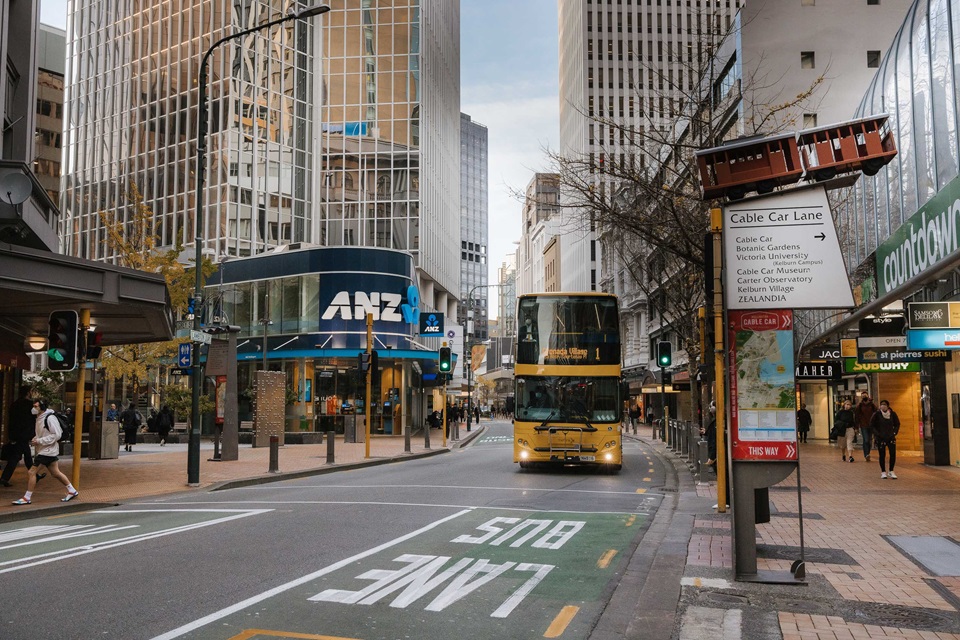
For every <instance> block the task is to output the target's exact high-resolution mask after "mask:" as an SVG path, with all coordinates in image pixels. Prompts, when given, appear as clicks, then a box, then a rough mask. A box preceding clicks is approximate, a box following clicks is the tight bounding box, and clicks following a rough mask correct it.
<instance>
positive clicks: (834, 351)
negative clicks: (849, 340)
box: [810, 344, 840, 360]
mask: <svg viewBox="0 0 960 640" xmlns="http://www.w3.org/2000/svg"><path fill="white" fill-rule="evenodd" d="M810 359H811V360H839V359H840V345H839V344H822V345H820V346H819V347H811V348H810Z"/></svg>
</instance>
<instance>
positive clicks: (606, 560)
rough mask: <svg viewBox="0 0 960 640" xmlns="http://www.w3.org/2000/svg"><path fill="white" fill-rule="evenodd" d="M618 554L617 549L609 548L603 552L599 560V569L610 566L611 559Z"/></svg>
mask: <svg viewBox="0 0 960 640" xmlns="http://www.w3.org/2000/svg"><path fill="white" fill-rule="evenodd" d="M615 555H617V550H616V549H607V550H606V551H604V552H603V555H602V556H600V559H599V560H597V568H598V569H606V568H607V567H609V566H610V561H611V560H613V556H615Z"/></svg>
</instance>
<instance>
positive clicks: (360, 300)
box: [320, 286, 420, 324]
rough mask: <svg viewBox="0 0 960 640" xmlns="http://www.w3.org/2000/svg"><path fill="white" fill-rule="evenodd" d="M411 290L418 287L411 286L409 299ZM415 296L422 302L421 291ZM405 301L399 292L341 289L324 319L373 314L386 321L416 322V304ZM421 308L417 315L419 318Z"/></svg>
mask: <svg viewBox="0 0 960 640" xmlns="http://www.w3.org/2000/svg"><path fill="white" fill-rule="evenodd" d="M411 290H412V291H414V292H416V287H413V286H411V287H409V289H408V291H407V300H410V299H411ZM413 297H414V298H415V299H416V301H417V304H419V302H420V297H419V293H414V294H413ZM402 303H403V296H402V295H401V294H399V293H390V292H387V291H372V292H366V291H354V292H352V293H351V292H350V291H339V292H338V293H337V294H336V295H335V296H334V297H333V300H331V301H330V304H329V305H327V308H326V309H325V310H324V312H323V315H321V316H320V318H321V319H322V320H331V319H333V318H335V317H336V316H337V315H339V316H340V317H341V318H343V319H344V320H363V319H364V318H366V317H367V314H370V315H372V316H373V319H374V320H375V321H376V320H384V321H386V322H406V323H408V324H410V323H413V322H414V319H413V318H414V308H415V307H414V306H413V303H412V302H410V303H408V304H402ZM419 315H420V312H419V309H417V311H416V316H417V318H418V319H419Z"/></svg>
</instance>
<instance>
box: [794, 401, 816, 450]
mask: <svg viewBox="0 0 960 640" xmlns="http://www.w3.org/2000/svg"><path fill="white" fill-rule="evenodd" d="M811 424H813V416H811V415H810V412H809V411H807V405H806V403H800V410H799V411H797V440H799V441H800V442H804V443H805V442H806V441H807V434H808V433H810V425H811Z"/></svg>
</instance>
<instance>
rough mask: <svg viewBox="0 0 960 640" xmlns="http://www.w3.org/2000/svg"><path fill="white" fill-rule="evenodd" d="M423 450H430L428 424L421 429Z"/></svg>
mask: <svg viewBox="0 0 960 640" xmlns="http://www.w3.org/2000/svg"><path fill="white" fill-rule="evenodd" d="M423 448H424V449H429V448H430V423H429V422H428V423H427V425H426V426H425V427H424V428H423Z"/></svg>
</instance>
